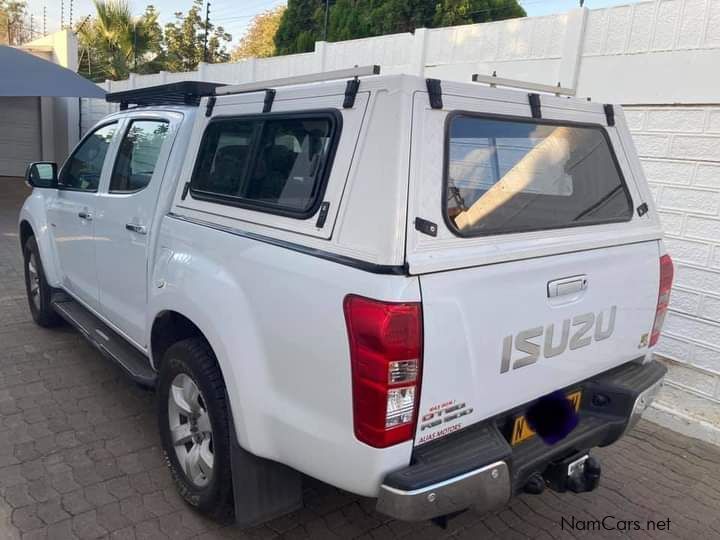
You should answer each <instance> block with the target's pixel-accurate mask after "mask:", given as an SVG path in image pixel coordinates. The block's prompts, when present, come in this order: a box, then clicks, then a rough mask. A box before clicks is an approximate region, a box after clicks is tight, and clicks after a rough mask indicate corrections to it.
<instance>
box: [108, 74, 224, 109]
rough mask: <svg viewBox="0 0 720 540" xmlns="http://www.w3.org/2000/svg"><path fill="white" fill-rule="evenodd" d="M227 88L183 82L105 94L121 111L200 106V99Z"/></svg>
mask: <svg viewBox="0 0 720 540" xmlns="http://www.w3.org/2000/svg"><path fill="white" fill-rule="evenodd" d="M221 86H225V85H224V84H222V83H213V82H205V81H181V82H175V83H169V84H159V85H156V86H148V87H145V88H135V89H133V90H123V91H121V92H111V93H109V94H105V100H106V101H108V102H109V103H119V104H120V110H125V109H127V108H128V106H130V105H135V106H138V107H144V106H147V105H195V106H197V105H199V104H200V99H201V98H203V97H205V96H212V95H214V94H215V91H216V89H217V88H219V87H221Z"/></svg>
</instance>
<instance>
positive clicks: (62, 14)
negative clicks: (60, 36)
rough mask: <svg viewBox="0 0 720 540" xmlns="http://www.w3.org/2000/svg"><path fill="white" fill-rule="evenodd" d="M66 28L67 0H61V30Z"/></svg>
mask: <svg viewBox="0 0 720 540" xmlns="http://www.w3.org/2000/svg"><path fill="white" fill-rule="evenodd" d="M63 28H65V0H60V30H62V29H63Z"/></svg>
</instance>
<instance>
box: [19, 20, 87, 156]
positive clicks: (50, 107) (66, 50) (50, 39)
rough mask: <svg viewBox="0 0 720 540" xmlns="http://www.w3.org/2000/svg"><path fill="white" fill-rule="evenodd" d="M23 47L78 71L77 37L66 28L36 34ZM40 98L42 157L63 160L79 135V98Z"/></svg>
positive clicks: (45, 58)
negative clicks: (36, 37)
mask: <svg viewBox="0 0 720 540" xmlns="http://www.w3.org/2000/svg"><path fill="white" fill-rule="evenodd" d="M22 48H23V49H24V50H26V51H28V52H30V53H32V54H34V55H36V56H39V57H40V58H42V59H43V60H48V61H50V62H54V63H56V64H58V65H60V66H63V67H66V68H68V69H71V70H73V71H77V68H78V48H77V39H76V37H75V34H73V33H72V32H70V31H68V30H61V31H60V32H55V33H53V34H49V35H47V36H44V37H41V38H38V39H36V40H34V41H31V42H30V43H26V44H24V45H23V47H22ZM40 100H41V101H40V115H41V133H42V157H43V159H45V160H49V161H62V160H64V159H65V158H66V157H67V155H68V153H69V151H70V150H71V149H72V148H73V147H74V146H75V144H76V143H77V141H78V139H79V137H80V126H79V123H78V115H79V110H80V104H79V100H78V99H77V98H56V97H43V98H40Z"/></svg>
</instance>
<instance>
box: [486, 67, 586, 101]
mask: <svg viewBox="0 0 720 540" xmlns="http://www.w3.org/2000/svg"><path fill="white" fill-rule="evenodd" d="M472 81H473V82H477V83H483V84H487V85H490V86H492V87H493V88H494V87H496V86H505V87H507V88H521V89H523V90H534V91H535V92H547V93H548V94H555V95H556V96H574V95H575V90H574V89H572V88H565V87H563V86H560V83H557V86H552V85H551V84H540V83H534V82H528V81H519V80H516V79H504V78H502V77H498V76H497V75H496V74H495V72H493V74H492V75H481V74H479V73H475V74H474V75H473V76H472Z"/></svg>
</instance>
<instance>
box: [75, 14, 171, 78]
mask: <svg viewBox="0 0 720 540" xmlns="http://www.w3.org/2000/svg"><path fill="white" fill-rule="evenodd" d="M93 3H94V4H95V16H94V17H93V18H92V19H91V20H90V21H85V22H83V23H82V24H80V25H79V26H78V28H77V32H78V35H79V38H80V46H81V61H80V71H81V73H83V74H84V75H86V76H88V77H89V78H91V79H94V80H100V79H103V78H106V79H112V80H120V79H126V78H127V77H128V75H129V74H130V72H131V71H135V72H143V71H145V70H146V69H147V68H148V64H149V63H151V61H152V59H153V57H154V56H157V55H158V54H159V53H160V52H161V46H162V30H161V29H160V25H159V24H158V13H157V12H156V11H155V9H154V8H153V7H152V6H148V8H147V9H146V11H145V13H144V14H143V15H142V16H140V17H133V16H132V12H131V10H130V6H129V4H128V2H127V1H125V0H94V1H93Z"/></svg>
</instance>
